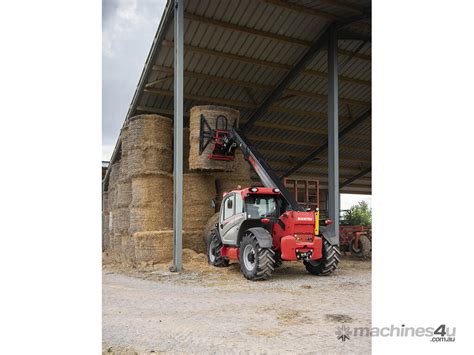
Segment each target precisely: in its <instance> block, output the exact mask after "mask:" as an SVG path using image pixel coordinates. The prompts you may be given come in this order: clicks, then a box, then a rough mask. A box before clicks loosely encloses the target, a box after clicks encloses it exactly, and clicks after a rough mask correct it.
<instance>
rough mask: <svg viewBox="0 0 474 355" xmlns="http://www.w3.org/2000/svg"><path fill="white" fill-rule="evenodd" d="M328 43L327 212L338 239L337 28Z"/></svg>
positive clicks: (330, 30)
mask: <svg viewBox="0 0 474 355" xmlns="http://www.w3.org/2000/svg"><path fill="white" fill-rule="evenodd" d="M328 38H329V43H328V214H329V218H331V219H332V220H333V221H334V228H335V232H336V236H337V239H338V240H339V99H338V74H337V29H336V26H334V25H333V26H331V27H330V28H329V36H328Z"/></svg>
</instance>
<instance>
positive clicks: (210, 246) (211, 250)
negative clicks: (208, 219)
mask: <svg viewBox="0 0 474 355" xmlns="http://www.w3.org/2000/svg"><path fill="white" fill-rule="evenodd" d="M221 247H222V242H221V239H220V238H219V235H218V234H217V230H216V229H215V228H214V229H212V230H211V232H210V233H209V236H208V238H207V262H208V263H209V265H212V266H216V267H225V266H229V260H228V259H226V258H223V257H222V256H221Z"/></svg>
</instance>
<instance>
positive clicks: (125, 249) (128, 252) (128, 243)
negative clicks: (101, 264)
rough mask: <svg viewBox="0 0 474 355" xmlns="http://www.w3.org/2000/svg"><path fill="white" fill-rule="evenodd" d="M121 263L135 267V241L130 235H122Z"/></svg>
mask: <svg viewBox="0 0 474 355" xmlns="http://www.w3.org/2000/svg"><path fill="white" fill-rule="evenodd" d="M121 237H122V241H121V251H122V252H121V261H122V262H123V263H125V264H129V265H135V241H134V240H133V237H132V236H131V235H130V234H128V233H127V234H122V235H121Z"/></svg>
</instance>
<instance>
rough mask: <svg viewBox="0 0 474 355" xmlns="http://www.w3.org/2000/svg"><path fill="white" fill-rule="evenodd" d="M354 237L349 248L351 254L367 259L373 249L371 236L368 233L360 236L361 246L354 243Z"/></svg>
mask: <svg viewBox="0 0 474 355" xmlns="http://www.w3.org/2000/svg"><path fill="white" fill-rule="evenodd" d="M354 244H355V243H354V239H353V240H351V241H350V243H349V250H350V251H351V254H352V255H353V256H355V257H357V258H360V259H367V258H368V257H369V256H370V251H371V250H372V243H371V242H370V240H369V237H367V236H366V235H361V236H360V237H359V248H357V247H356V246H355V245H354Z"/></svg>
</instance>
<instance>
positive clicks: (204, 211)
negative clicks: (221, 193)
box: [183, 173, 216, 232]
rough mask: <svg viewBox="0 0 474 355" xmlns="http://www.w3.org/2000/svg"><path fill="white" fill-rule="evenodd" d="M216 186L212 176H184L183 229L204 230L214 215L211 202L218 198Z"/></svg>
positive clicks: (195, 174)
mask: <svg viewBox="0 0 474 355" xmlns="http://www.w3.org/2000/svg"><path fill="white" fill-rule="evenodd" d="M215 186H216V185H215V180H214V176H213V175H212V174H197V173H188V174H183V229H185V230H189V229H199V230H201V232H202V231H203V230H204V227H205V226H206V222H207V220H208V219H209V217H210V216H211V215H212V214H213V213H214V209H213V208H212V206H211V200H212V199H215V198H216V187H215Z"/></svg>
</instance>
